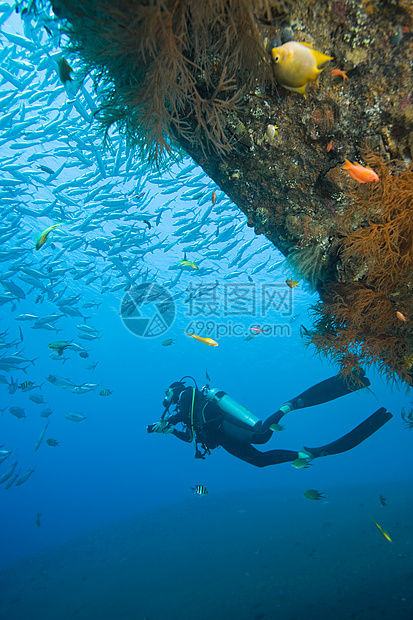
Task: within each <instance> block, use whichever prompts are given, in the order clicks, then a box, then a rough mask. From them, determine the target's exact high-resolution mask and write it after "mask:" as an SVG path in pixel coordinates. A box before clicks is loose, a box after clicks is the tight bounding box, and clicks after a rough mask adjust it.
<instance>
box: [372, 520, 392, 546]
mask: <svg viewBox="0 0 413 620" xmlns="http://www.w3.org/2000/svg"><path fill="white" fill-rule="evenodd" d="M370 517H371V519H372V521H373V523H374V524H375V526H376V527H377V528H378V530H379V532H380V533H381V534H382V536H384V538H385V539H386V540H388V541H389V542H393V541H392V539H391V538H390V536H389V535H388V533H387V532H385V531H384V530H383V528H382V526H381V525H379V524H378V523H377V521H376V520H375V519H374V518H373V517H372V515H370Z"/></svg>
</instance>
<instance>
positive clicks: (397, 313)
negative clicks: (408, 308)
mask: <svg viewBox="0 0 413 620" xmlns="http://www.w3.org/2000/svg"><path fill="white" fill-rule="evenodd" d="M396 316H397V318H398V319H399V320H400V321H404V322H405V323H406V321H407V319H406V317H405V316H404V314H402V313H401V312H399V311H398V310H397V312H396Z"/></svg>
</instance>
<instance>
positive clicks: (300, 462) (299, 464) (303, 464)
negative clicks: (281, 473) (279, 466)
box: [291, 459, 311, 469]
mask: <svg viewBox="0 0 413 620" xmlns="http://www.w3.org/2000/svg"><path fill="white" fill-rule="evenodd" d="M291 465H292V466H293V467H295V469H307V467H311V463H309V462H308V459H295V461H293V462H292V463H291Z"/></svg>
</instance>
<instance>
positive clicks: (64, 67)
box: [57, 58, 73, 84]
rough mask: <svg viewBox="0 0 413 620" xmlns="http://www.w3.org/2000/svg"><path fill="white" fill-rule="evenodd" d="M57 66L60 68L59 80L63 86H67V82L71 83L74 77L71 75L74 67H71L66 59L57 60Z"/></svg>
mask: <svg viewBox="0 0 413 620" xmlns="http://www.w3.org/2000/svg"><path fill="white" fill-rule="evenodd" d="M57 66H58V68H59V78H60V81H61V82H62V84H66V82H71V81H72V77H71V75H70V74H71V73H73V69H72V67H71V66H70V65H69V63H68V62H67V60H66V59H65V58H58V59H57Z"/></svg>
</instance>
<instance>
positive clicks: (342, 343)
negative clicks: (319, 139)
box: [312, 153, 413, 384]
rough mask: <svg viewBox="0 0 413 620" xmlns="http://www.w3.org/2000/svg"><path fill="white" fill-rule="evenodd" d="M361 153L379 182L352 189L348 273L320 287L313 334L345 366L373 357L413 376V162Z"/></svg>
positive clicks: (384, 367)
mask: <svg viewBox="0 0 413 620" xmlns="http://www.w3.org/2000/svg"><path fill="white" fill-rule="evenodd" d="M364 159H365V161H367V163H368V164H369V165H370V166H371V167H372V168H373V169H374V170H376V171H377V172H378V173H379V176H380V183H379V184H370V185H366V186H358V187H357V188H356V189H355V190H354V192H353V194H352V196H351V198H352V206H351V207H350V208H349V210H348V212H347V213H346V216H345V217H344V218H343V231H342V232H343V241H342V245H341V249H340V253H341V264H342V265H341V266H342V272H343V273H344V274H346V278H345V279H346V280H347V281H345V282H340V283H329V284H328V285H327V286H326V287H325V288H324V290H323V291H322V300H323V302H320V304H318V305H317V306H316V307H315V308H314V315H315V319H316V324H315V327H316V329H315V332H314V334H313V336H312V342H313V344H315V345H316V347H317V349H318V350H319V351H321V352H323V353H325V354H327V355H329V356H330V357H333V358H334V359H336V360H337V361H339V363H340V365H341V366H342V368H343V370H346V369H347V370H348V369H349V368H351V365H354V360H355V359H356V360H357V361H358V362H359V363H364V364H372V363H376V364H378V366H379V368H380V370H381V371H382V372H383V373H384V374H385V375H386V376H387V377H388V378H395V377H396V376H398V377H399V378H401V379H402V380H404V381H407V382H408V383H410V384H412V383H413V380H412V370H411V366H412V362H413V322H412V318H413V315H412V313H411V308H413V287H412V276H413V167H412V165H411V164H410V165H409V166H408V167H405V166H403V165H402V164H401V162H385V161H384V160H383V159H382V158H381V157H379V156H378V155H375V154H373V153H369V154H368V155H367V156H366V157H365V158H364ZM349 273H352V274H353V281H352V282H350V281H349ZM356 274H358V275H356ZM360 274H361V275H360ZM355 280H358V281H357V282H356V281H355ZM397 311H399V312H402V313H403V314H404V315H405V316H406V318H407V322H406V323H405V322H402V321H400V320H399V318H398V317H397V315H396V312H397ZM349 359H351V360H352V364H349V363H348V360H349Z"/></svg>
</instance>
